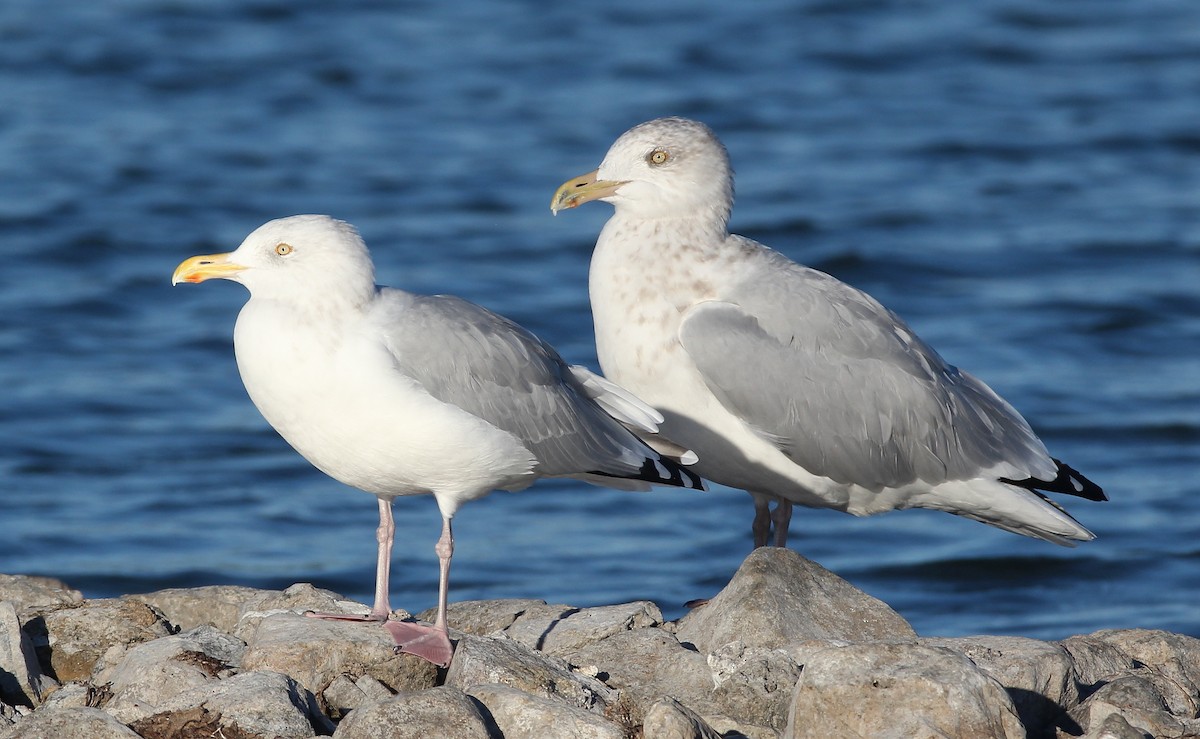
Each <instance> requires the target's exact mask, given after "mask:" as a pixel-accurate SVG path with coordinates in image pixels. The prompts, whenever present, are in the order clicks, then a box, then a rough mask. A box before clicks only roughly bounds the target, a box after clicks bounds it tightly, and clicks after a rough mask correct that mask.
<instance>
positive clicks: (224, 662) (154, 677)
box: [93, 625, 246, 724]
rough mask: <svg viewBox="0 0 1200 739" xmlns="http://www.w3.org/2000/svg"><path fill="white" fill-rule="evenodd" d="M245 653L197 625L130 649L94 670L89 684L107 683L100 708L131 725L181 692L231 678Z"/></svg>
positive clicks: (238, 645) (231, 641)
mask: <svg viewBox="0 0 1200 739" xmlns="http://www.w3.org/2000/svg"><path fill="white" fill-rule="evenodd" d="M245 651H246V645H245V644H244V643H242V640H241V639H238V638H237V637H234V636H230V635H229V634H226V633H224V632H221V631H217V630H216V629H215V628H214V627H212V626H207V625H206V626H199V627H196V628H195V629H193V630H191V631H188V632H186V633H183V634H176V635H175V636H167V637H163V638H161V639H155V640H153V641H149V642H143V643H141V644H137V645H135V646H133V647H131V648H130V649H129V651H128V652H126V653H125V655H124V658H123V659H122V660H121V661H120V662H118V663H116V664H114V665H109V666H106V667H101V668H99V669H98V670H97V672H96V676H95V679H94V681H93V682H94V683H95V684H97V685H108V690H109V692H110V694H111V697H110V698H109V700H108V701H107V702H106V703H105V704H104V710H105V711H107V712H108V713H111V714H112V715H113V716H116V717H117V718H119V719H120V720H121V721H123V722H124V723H126V724H131V723H133V722H134V721H137V720H139V719H143V718H145V717H147V716H150V715H152V714H155V713H159V712H160V711H162V710H163V709H162V706H163V705H165V704H166V703H167V702H168V701H170V700H172V699H174V698H175V697H177V696H178V695H180V694H181V693H184V692H187V691H190V690H193V689H196V688H202V687H205V686H208V685H209V684H210V683H212V682H214V681H216V680H218V679H221V678H226V677H229V676H231V675H232V674H233V668H234V667H236V666H238V665H240V664H241V660H242V655H243V654H244V653H245Z"/></svg>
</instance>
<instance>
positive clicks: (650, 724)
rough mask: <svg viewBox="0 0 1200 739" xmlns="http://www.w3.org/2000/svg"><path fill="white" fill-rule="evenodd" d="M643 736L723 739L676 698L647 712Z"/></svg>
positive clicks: (660, 701)
mask: <svg viewBox="0 0 1200 739" xmlns="http://www.w3.org/2000/svg"><path fill="white" fill-rule="evenodd" d="M642 735H643V736H645V737H646V739H721V735H720V734H718V733H717V731H716V729H714V728H713V727H711V726H709V725H708V723H707V722H705V720H704V719H703V718H701V717H700V714H698V713H696V712H695V711H693V710H692V709H690V708H688V707H687V706H685V705H683V704H682V703H680V702H679V701H677V700H675V699H674V698H659V699H658V700H657V701H655V702H654V703H653V704H652V705H651V706H650V708H649V709H647V710H646V718H645V720H644V721H643V725H642ZM506 739H507V738H506Z"/></svg>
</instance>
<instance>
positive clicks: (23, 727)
mask: <svg viewBox="0 0 1200 739" xmlns="http://www.w3.org/2000/svg"><path fill="white" fill-rule="evenodd" d="M64 737H87V739H142V737H139V735H138V734H137V733H136V732H135V731H134V730H133V729H131V728H129V727H128V726H126V725H125V724H123V723H121V722H120V721H118V720H116V719H115V718H113V717H112V716H109V715H108V714H107V713H105V712H104V711H101V710H99V709H97V708H56V709H46V708H43V709H42V710H39V711H34V712H33V713H31V714H29V715H28V716H24V717H22V718H21V719H20V720H18V721H17V722H16V723H14V724H13V725H12V726H9V727H7V728H5V729H3V730H0V739H64Z"/></svg>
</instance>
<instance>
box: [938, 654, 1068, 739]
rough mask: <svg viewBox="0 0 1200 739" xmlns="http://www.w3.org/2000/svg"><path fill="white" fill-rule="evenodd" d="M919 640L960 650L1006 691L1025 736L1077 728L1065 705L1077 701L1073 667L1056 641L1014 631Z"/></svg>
mask: <svg viewBox="0 0 1200 739" xmlns="http://www.w3.org/2000/svg"><path fill="white" fill-rule="evenodd" d="M920 643H921V644H928V645H929V646H934V647H946V648H948V649H953V650H954V651H956V652H960V653H962V654H965V655H966V656H967V657H968V658H969V659H970V660H971V661H972V662H974V663H975V664H976V665H977V666H978V667H979V668H980V669H982V670H983V671H984V672H986V673H987V674H989V675H991V676H992V677H994V678H996V680H997V681H998V682H999V683H1000V684H1001V685H1003V686H1004V688H1005V689H1006V690H1007V691H1008V695H1009V697H1010V698H1012V702H1013V705H1014V706H1016V709H1017V715H1018V716H1019V717H1020V718H1021V723H1023V724H1024V725H1025V730H1026V731H1027V732H1029V736H1030V737H1046V738H1047V739H1053V737H1054V736H1055V733H1056V729H1061V730H1063V731H1064V732H1066V733H1068V734H1071V735H1073V736H1077V735H1079V734H1080V733H1082V731H1081V728H1080V727H1079V726H1078V725H1077V724H1076V723H1075V721H1074V720H1073V719H1072V718H1071V717H1070V716H1068V715H1067V711H1066V708H1064V706H1066V707H1071V706H1074V705H1075V704H1077V703H1078V702H1079V690H1078V689H1077V687H1076V681H1075V667H1074V662H1073V661H1072V660H1071V655H1070V654H1068V653H1067V650H1066V649H1064V648H1063V647H1062V646H1061V645H1058V644H1053V643H1050V642H1044V641H1039V640H1037V639H1027V638H1024V637H1018V636H969V637H962V638H955V639H921V640H920Z"/></svg>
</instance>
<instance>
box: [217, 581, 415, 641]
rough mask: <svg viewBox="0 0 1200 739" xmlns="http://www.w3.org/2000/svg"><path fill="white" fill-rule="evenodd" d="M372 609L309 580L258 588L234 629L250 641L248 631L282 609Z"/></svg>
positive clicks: (297, 611)
mask: <svg viewBox="0 0 1200 739" xmlns="http://www.w3.org/2000/svg"><path fill="white" fill-rule="evenodd" d="M370 610H371V609H370V608H369V607H367V606H365V605H363V604H362V603H356V602H354V601H352V600H345V599H343V598H342V596H340V595H338V594H337V593H334V592H332V591H330V590H322V589H321V588H314V587H313V586H312V585H310V584H308V583H297V584H295V585H291V586H289V587H288V589H287V590H259V591H257V593H256V594H255V595H254V596H252V597H251V598H250V600H248V601H246V602H244V603H242V611H241V615H240V616H239V617H238V623H237V626H235V627H234V628H233V631H232V633H233V634H234V636H237V637H240V638H241V639H242V640H243V641H246V642H247V643H248V642H250V638H249V637H248V636H247V634H249V633H253V631H254V630H255V629H257V628H258V624H259V622H260V621H262V620H263V619H264V618H267V617H268V616H273V615H276V614H279V613H293V614H296V615H303V614H304V613H305V612H307V611H315V612H319V613H347V614H366V613H368V612H369V611H370ZM393 613H394V614H399V615H398V616H397V617H398V618H406V617H407V616H408V612H406V611H393Z"/></svg>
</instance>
